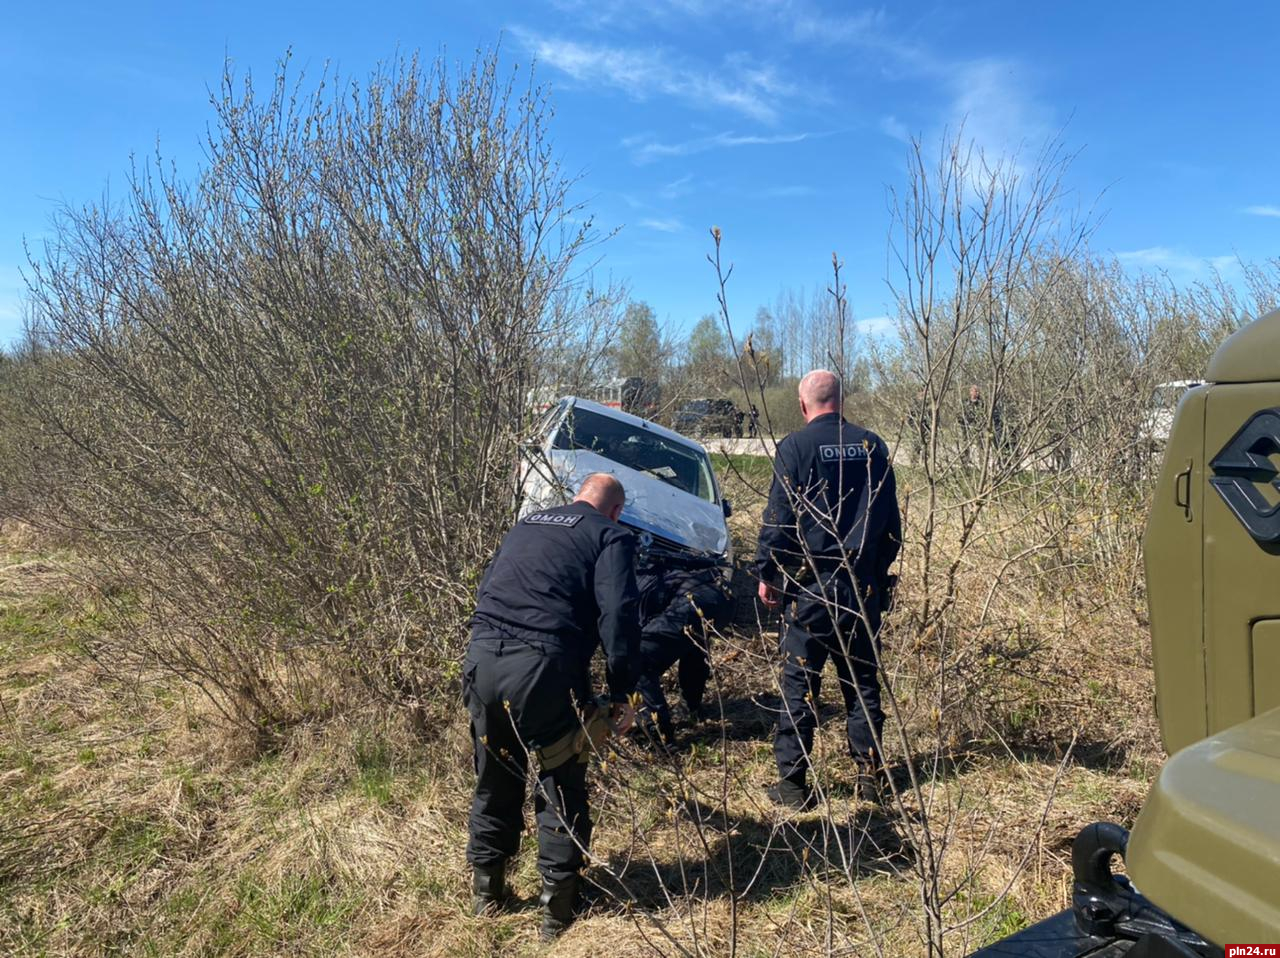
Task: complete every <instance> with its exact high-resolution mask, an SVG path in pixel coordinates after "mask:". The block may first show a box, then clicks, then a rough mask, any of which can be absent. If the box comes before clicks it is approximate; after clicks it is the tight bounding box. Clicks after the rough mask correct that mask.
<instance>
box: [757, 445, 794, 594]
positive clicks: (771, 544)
mask: <svg viewBox="0 0 1280 958" xmlns="http://www.w3.org/2000/svg"><path fill="white" fill-rule="evenodd" d="M796 494H797V477H796V475H795V469H794V468H793V467H792V465H791V456H790V446H789V444H788V443H787V441H786V440H785V439H784V440H783V441H782V442H780V443H778V450H777V453H776V454H775V455H774V460H773V483H772V484H771V485H770V486H769V501H768V502H767V503H766V504H765V507H764V516H763V518H762V520H761V523H760V538H759V542H758V544H757V547H756V575H758V576H759V577H760V597H761V599H763V600H764V601H765V603H766V604H774V605H776V604H777V603H776V600H775V601H774V602H773V603H770V601H769V598H767V597H766V594H765V593H766V588H772V587H773V586H776V585H777V582H778V579H779V578H780V575H781V571H782V569H783V568H785V567H786V566H792V565H795V564H796V562H797V559H798V557H799V556H800V542H799V533H798V530H797V528H796V513H795V506H794V502H793V497H794V496H795V495H796Z"/></svg>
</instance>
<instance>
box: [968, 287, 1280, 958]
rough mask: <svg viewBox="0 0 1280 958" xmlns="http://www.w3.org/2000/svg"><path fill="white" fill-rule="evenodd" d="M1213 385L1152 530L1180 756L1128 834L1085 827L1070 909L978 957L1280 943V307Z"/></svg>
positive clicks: (1219, 364)
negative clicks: (1120, 870)
mask: <svg viewBox="0 0 1280 958" xmlns="http://www.w3.org/2000/svg"><path fill="white" fill-rule="evenodd" d="M1205 380H1206V381H1205V383H1204V384H1203V385H1200V386H1196V387H1195V388H1192V389H1190V390H1188V391H1187V392H1186V393H1185V395H1183V397H1182V400H1181V402H1180V403H1179V404H1178V410H1177V414H1176V416H1175V418H1174V421H1173V428H1172V430H1171V432H1170V435H1169V439H1168V445H1167V446H1166V448H1165V457H1164V465H1163V467H1162V469H1161V472H1160V477H1159V484H1158V486H1157V487H1156V490H1155V495H1154V497H1153V500H1152V505H1151V515H1150V518H1149V520H1148V523H1147V533H1146V539H1145V552H1146V567H1147V590H1148V595H1149V602H1150V606H1151V645H1152V653H1153V658H1154V660H1155V673H1156V709H1157V712H1158V715H1159V719H1160V729H1161V734H1162V736H1163V739H1164V745H1165V748H1166V749H1167V750H1168V752H1169V754H1170V755H1171V756H1172V758H1170V759H1169V761H1168V762H1167V763H1166V765H1165V767H1164V769H1163V770H1162V771H1161V773H1160V777H1159V779H1158V780H1157V781H1156V784H1155V786H1154V788H1152V790H1151V794H1150V795H1149V796H1148V797H1147V801H1146V804H1145V805H1144V806H1143V809H1142V812H1141V813H1140V814H1139V816H1138V820H1137V822H1136V823H1135V824H1134V827H1133V831H1132V833H1130V832H1128V831H1127V830H1126V829H1124V828H1121V827H1120V826H1118V825H1112V824H1106V823H1100V824H1095V825H1090V826H1089V827H1087V828H1086V829H1084V831H1082V832H1081V833H1080V834H1079V835H1078V836H1077V837H1076V840H1075V843H1074V845H1073V847H1072V866H1073V871H1074V883H1073V894H1072V903H1073V907H1072V908H1071V909H1069V910H1067V911H1064V912H1062V913H1060V914H1058V915H1055V916H1054V917H1052V918H1049V919H1047V920H1045V921H1042V922H1040V923H1039V924H1037V925H1034V926H1032V927H1030V928H1027V929H1025V930H1023V931H1021V932H1019V933H1018V934H1016V935H1013V936H1011V937H1009V938H1006V939H1003V940H1002V941H999V942H997V943H995V944H994V945H991V946H989V947H987V948H985V949H983V950H982V951H980V952H978V953H977V954H978V955H980V956H982V958H995V956H1012V955H1022V956H1031V958H1074V956H1086V955H1087V956H1093V958H1112V956H1118V955H1125V956H1127V958H1151V956H1183V958H1187V956H1210V955H1218V956H1221V955H1223V954H1224V949H1226V948H1227V946H1228V945H1246V946H1247V945H1259V944H1262V945H1266V944H1271V945H1275V944H1276V943H1278V942H1280V469H1278V466H1280V310H1278V311H1276V312H1273V313H1270V314H1268V315H1267V316H1264V317H1263V318H1262V319H1259V320H1258V321H1257V322H1255V323H1253V324H1251V325H1249V326H1246V327H1245V328H1243V329H1241V330H1239V331H1238V332H1236V333H1235V334H1234V335H1233V336H1231V337H1230V338H1229V339H1227V340H1226V342H1224V343H1223V344H1222V346H1221V347H1220V348H1219V349H1218V351H1217V353H1216V354H1215V355H1214V357H1213V359H1212V361H1211V362H1210V363H1209V369H1208V372H1207V375H1206V376H1205ZM1117 858H1118V859H1120V860H1122V861H1123V863H1124V870H1125V872H1126V875H1116V874H1113V873H1112V863H1113V861H1114V860H1115V859H1117ZM1230 951H1231V954H1239V955H1266V954H1280V950H1276V951H1270V950H1267V949H1265V948H1264V949H1260V950H1259V949H1249V948H1244V949H1241V948H1232V949H1230ZM1228 958H1229V956H1228Z"/></svg>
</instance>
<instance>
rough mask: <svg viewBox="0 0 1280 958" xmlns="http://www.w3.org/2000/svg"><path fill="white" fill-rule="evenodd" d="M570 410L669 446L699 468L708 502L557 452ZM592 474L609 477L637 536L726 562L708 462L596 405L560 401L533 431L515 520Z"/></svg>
mask: <svg viewBox="0 0 1280 958" xmlns="http://www.w3.org/2000/svg"><path fill="white" fill-rule="evenodd" d="M575 410H585V411H587V412H590V413H595V414H597V415H601V416H605V417H607V418H609V419H611V420H614V421H616V422H618V423H621V424H623V425H625V426H627V427H630V428H632V429H634V430H637V431H642V432H643V433H644V434H647V435H651V436H653V437H655V438H656V439H659V440H662V441H663V442H664V443H666V444H670V445H671V446H678V447H680V449H681V450H682V451H684V452H687V454H688V455H690V456H695V457H698V459H699V460H701V461H702V462H704V463H705V469H706V470H707V477H708V482H709V487H708V488H707V490H706V492H707V494H708V498H705V499H704V498H700V497H699V496H697V495H694V494H692V493H690V492H686V491H684V490H683V489H681V488H677V487H676V486H675V485H673V484H672V483H671V482H670V481H665V480H663V479H661V478H658V477H656V476H654V475H650V474H646V473H644V472H640V471H638V470H636V469H634V468H631V467H629V466H627V465H624V464H623V463H620V462H618V461H617V460H615V459H613V458H610V457H608V456H606V455H604V454H602V453H601V452H597V451H594V450H591V449H583V448H569V449H565V448H557V446H556V439H557V435H558V434H560V432H561V430H562V428H564V425H565V422H566V420H567V419H568V418H569V417H570V416H572V415H573V413H574V411H575ZM593 472H605V473H609V474H611V475H614V476H616V477H617V478H618V480H619V481H620V482H621V483H622V485H623V488H624V489H625V490H626V493H627V501H626V504H625V505H624V506H623V509H622V516H621V521H622V522H623V523H624V524H626V525H630V526H633V527H635V528H636V529H639V530H641V531H643V532H648V533H650V534H652V535H654V536H658V537H660V538H662V539H665V540H669V541H670V542H672V543H674V544H676V545H678V546H681V547H683V548H686V549H689V550H692V551H694V552H697V553H700V554H705V555H710V556H713V557H721V558H723V559H724V560H725V561H726V562H727V561H728V560H729V559H730V557H731V544H730V538H729V527H728V524H727V523H726V521H725V514H724V500H723V499H722V497H721V495H720V489H719V484H718V482H717V481H716V479H715V473H714V470H713V469H712V467H711V460H710V457H709V456H708V455H707V452H706V450H705V449H704V448H703V447H702V446H701V445H700V444H698V443H697V442H694V441H693V440H690V439H688V438H686V437H684V436H682V435H680V434H679V433H677V432H673V431H672V430H669V429H666V428H664V427H662V426H659V425H658V424H657V423H652V422H649V421H647V420H644V419H640V418H639V417H637V416H632V415H629V414H627V413H624V412H621V411H619V410H616V409H610V408H607V407H605V406H602V405H600V404H599V403H594V402H590V401H589V400H584V399H579V398H576V397H566V398H565V399H563V400H562V401H561V402H560V404H559V405H558V406H557V407H555V410H554V411H553V413H552V414H550V415H549V416H548V417H546V418H544V419H543V420H542V421H541V422H540V423H539V426H538V434H537V435H536V436H535V437H534V439H533V441H532V442H531V443H530V444H528V445H527V446H526V449H525V462H524V464H523V466H522V475H521V493H522V502H521V507H520V514H521V515H525V514H527V513H528V512H530V511H533V510H535V509H538V508H544V507H546V506H548V505H557V504H561V503H564V502H568V501H569V500H570V499H572V497H573V493H574V491H575V490H576V489H577V488H578V487H579V486H580V485H581V482H582V480H583V479H585V478H586V477H587V476H588V475H590V474H591V473H593Z"/></svg>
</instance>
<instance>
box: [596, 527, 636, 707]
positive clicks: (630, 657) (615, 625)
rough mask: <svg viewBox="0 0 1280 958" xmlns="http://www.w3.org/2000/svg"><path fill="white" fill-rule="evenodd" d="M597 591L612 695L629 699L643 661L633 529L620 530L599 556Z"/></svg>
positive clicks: (610, 696) (623, 699)
mask: <svg viewBox="0 0 1280 958" xmlns="http://www.w3.org/2000/svg"><path fill="white" fill-rule="evenodd" d="M595 593H596V607H597V608H598V609H599V610H600V620H599V623H598V628H599V631H600V644H601V645H603V646H604V657H605V675H606V677H607V680H608V683H609V698H610V700H611V701H613V702H615V703H620V702H625V701H627V698H628V697H629V696H630V695H631V693H632V692H633V691H635V683H636V677H637V675H638V673H639V667H638V666H639V661H640V592H639V590H638V589H637V588H636V569H635V540H634V539H633V538H632V536H631V534H630V533H627V532H622V531H621V530H619V531H618V533H617V535H616V538H614V539H613V540H612V541H611V542H609V543H608V544H607V545H605V547H604V549H603V551H601V553H600V556H599V557H598V558H597V559H596V568H595Z"/></svg>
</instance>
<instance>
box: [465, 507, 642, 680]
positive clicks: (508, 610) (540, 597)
mask: <svg viewBox="0 0 1280 958" xmlns="http://www.w3.org/2000/svg"><path fill="white" fill-rule="evenodd" d="M471 637H472V639H477V638H491V637H507V638H512V639H516V640H519V641H532V642H538V643H542V644H544V645H547V646H551V647H554V648H556V649H559V650H562V651H563V652H564V653H565V654H566V655H567V656H568V657H569V658H570V660H571V661H572V662H573V664H574V666H575V667H577V668H581V669H583V670H585V669H586V667H587V664H588V663H589V662H590V660H591V656H592V654H593V653H594V652H595V649H596V646H597V645H598V644H603V645H604V654H605V663H606V668H607V675H608V682H609V694H610V697H611V698H612V699H613V700H614V701H615V702H621V701H624V700H625V699H626V697H627V695H628V694H630V693H631V691H632V690H633V689H634V687H635V677H636V674H637V671H638V655H639V642H640V620H639V599H638V592H637V590H636V575H635V544H634V538H633V537H632V535H631V533H630V532H628V531H627V530H626V529H624V528H623V527H622V526H620V525H618V524H617V523H616V522H613V521H611V520H609V519H608V518H606V517H605V516H603V515H601V514H600V513H599V512H597V511H596V510H595V509H594V508H592V507H591V506H590V505H588V504H587V503H583V502H575V503H572V504H570V505H567V506H560V507H558V508H554V509H544V510H542V511H540V512H535V513H533V514H531V515H528V516H525V517H524V518H523V519H521V520H520V521H519V522H517V523H516V524H515V526H514V527H513V528H512V529H511V531H510V532H508V533H507V535H506V537H505V538H504V539H503V540H502V544H501V545H500V546H499V547H498V551H497V553H496V554H495V555H494V557H493V561H491V562H490V563H489V568H488V569H486V570H485V573H484V578H482V579H481V580H480V593H479V596H478V598H477V600H476V611H475V615H474V616H473V617H472V619H471Z"/></svg>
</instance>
